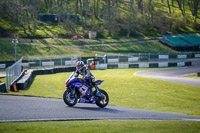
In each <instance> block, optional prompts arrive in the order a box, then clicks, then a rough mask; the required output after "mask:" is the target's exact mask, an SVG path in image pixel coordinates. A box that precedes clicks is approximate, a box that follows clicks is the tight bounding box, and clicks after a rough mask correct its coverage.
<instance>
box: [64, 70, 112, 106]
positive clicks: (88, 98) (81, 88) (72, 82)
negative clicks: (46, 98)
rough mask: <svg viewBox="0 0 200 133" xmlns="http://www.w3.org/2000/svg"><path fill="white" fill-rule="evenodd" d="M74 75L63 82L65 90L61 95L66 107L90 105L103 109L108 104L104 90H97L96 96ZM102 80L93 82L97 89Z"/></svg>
mask: <svg viewBox="0 0 200 133" xmlns="http://www.w3.org/2000/svg"><path fill="white" fill-rule="evenodd" d="M74 73H75V72H72V74H71V75H70V76H69V78H68V79H67V80H66V81H65V84H66V87H67V88H66V90H65V91H64V93H63V100H64V102H65V103H66V104H67V105H68V106H74V105H75V104H77V103H92V104H96V105H97V106H99V107H101V108H104V107H105V106H107V104H108V102H109V96H108V94H107V92H106V91H105V90H102V89H99V91H100V94H99V93H98V95H96V93H97V91H96V90H95V91H93V87H91V86H90V85H89V84H88V83H86V82H85V81H84V80H83V79H81V78H76V77H74ZM103 81H104V80H98V81H95V83H96V85H97V87H98V85H100V84H101V83H102V82H103Z"/></svg>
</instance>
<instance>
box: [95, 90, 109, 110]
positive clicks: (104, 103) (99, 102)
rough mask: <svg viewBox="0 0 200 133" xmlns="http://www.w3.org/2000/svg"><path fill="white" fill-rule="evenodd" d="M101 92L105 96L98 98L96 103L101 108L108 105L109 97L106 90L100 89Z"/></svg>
mask: <svg viewBox="0 0 200 133" xmlns="http://www.w3.org/2000/svg"><path fill="white" fill-rule="evenodd" d="M100 92H101V93H102V95H103V97H104V98H103V99H99V100H97V101H96V105H97V106H99V107H100V108H104V107H106V106H107V105H108V102H109V97H108V94H107V92H106V91H104V90H100Z"/></svg>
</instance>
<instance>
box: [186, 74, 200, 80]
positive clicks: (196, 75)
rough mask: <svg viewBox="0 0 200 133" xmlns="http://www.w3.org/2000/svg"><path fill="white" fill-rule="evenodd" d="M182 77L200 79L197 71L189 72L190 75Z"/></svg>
mask: <svg viewBox="0 0 200 133" xmlns="http://www.w3.org/2000/svg"><path fill="white" fill-rule="evenodd" d="M183 77H186V78H196V79H200V77H198V74H197V73H195V74H191V75H187V76H183Z"/></svg>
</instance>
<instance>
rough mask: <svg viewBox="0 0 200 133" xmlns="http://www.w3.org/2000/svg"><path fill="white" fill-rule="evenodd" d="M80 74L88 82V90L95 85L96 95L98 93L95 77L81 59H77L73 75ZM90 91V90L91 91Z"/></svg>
mask: <svg viewBox="0 0 200 133" xmlns="http://www.w3.org/2000/svg"><path fill="white" fill-rule="evenodd" d="M79 74H81V75H82V76H83V79H85V80H86V81H87V82H88V83H89V84H90V86H91V87H90V91H91V90H92V87H95V89H96V90H97V93H96V94H97V96H98V94H99V88H98V87H97V85H96V83H95V77H94V76H93V75H92V73H91V72H90V70H89V69H88V68H87V67H86V66H85V65H84V62H83V61H78V62H77V63H76V74H75V75H74V76H75V77H78V75H79ZM91 92H92V91H91Z"/></svg>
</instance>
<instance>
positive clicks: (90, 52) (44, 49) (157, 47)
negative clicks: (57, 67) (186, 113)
mask: <svg viewBox="0 0 200 133" xmlns="http://www.w3.org/2000/svg"><path fill="white" fill-rule="evenodd" d="M40 41H42V40H40ZM62 41H63V40H60V42H62ZM63 42H65V43H66V42H67V40H64V41H63ZM66 44H69V45H62V46H61V44H60V45H52V44H51V43H47V41H46V43H45V45H44V44H38V45H35V44H25V43H18V44H17V54H18V58H19V57H21V56H24V60H28V56H35V55H40V56H42V55H62V54H81V55H82V57H94V56H95V54H100V55H105V54H106V53H110V52H116V53H133V52H135V53H138V52H141V53H144V52H145V53H158V52H167V53H168V52H172V53H174V52H176V51H174V50H172V49H171V48H169V47H167V46H164V45H163V44H161V43H159V42H155V43H148V44H146V43H142V44H118V45H108V46H95V44H93V45H94V46H92V47H89V48H88V47H84V46H82V45H77V46H76V47H75V46H74V45H70V44H71V42H70V41H69V42H68V43H66ZM14 46H15V45H14V44H13V43H11V41H3V40H0V53H1V56H0V62H5V61H14V55H15V52H14Z"/></svg>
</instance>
